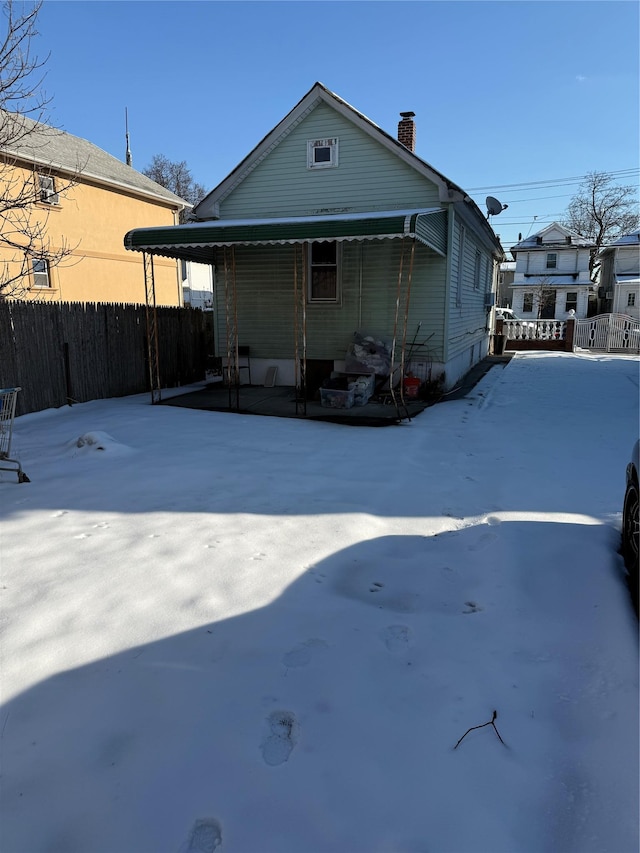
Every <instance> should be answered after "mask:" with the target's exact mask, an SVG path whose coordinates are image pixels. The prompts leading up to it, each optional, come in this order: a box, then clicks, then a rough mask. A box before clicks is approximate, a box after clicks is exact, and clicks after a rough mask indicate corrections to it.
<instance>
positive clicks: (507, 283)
mask: <svg viewBox="0 0 640 853" xmlns="http://www.w3.org/2000/svg"><path fill="white" fill-rule="evenodd" d="M515 273H516V262H515V261H503V262H502V263H501V264H500V268H499V272H498V293H497V296H496V305H497V307H498V308H508V307H509V306H510V305H511V300H512V299H513V289H512V288H513V277H514V275H515Z"/></svg>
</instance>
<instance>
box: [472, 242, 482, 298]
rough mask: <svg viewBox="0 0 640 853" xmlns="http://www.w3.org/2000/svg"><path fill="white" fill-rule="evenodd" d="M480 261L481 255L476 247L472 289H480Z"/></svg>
mask: <svg viewBox="0 0 640 853" xmlns="http://www.w3.org/2000/svg"><path fill="white" fill-rule="evenodd" d="M481 263H482V255H481V254H480V249H476V256H475V259H474V267H473V289H474V290H480V265H481Z"/></svg>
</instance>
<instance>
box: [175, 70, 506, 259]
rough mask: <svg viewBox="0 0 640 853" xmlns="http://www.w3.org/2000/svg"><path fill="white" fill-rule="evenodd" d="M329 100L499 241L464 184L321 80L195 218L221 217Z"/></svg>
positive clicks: (199, 207)
mask: <svg viewBox="0 0 640 853" xmlns="http://www.w3.org/2000/svg"><path fill="white" fill-rule="evenodd" d="M322 102H324V103H326V104H328V105H329V106H330V107H332V108H333V109H334V110H336V111H337V112H338V113H340V115H342V116H343V117H344V118H346V119H347V120H349V121H351V122H353V124H355V125H356V126H357V127H358V128H360V129H361V130H362V131H363V132H364V133H366V134H368V135H369V136H371V137H372V138H374V139H375V140H376V141H377V142H378V143H380V144H382V145H383V146H384V147H385V148H387V149H388V150H389V151H391V152H392V153H393V154H394V155H395V156H397V157H399V158H400V159H401V160H402V161H404V162H405V163H406V164H407V165H408V166H410V167H411V168H412V169H415V170H416V172H417V173H418V174H420V175H421V176H422V177H425V178H427V179H428V180H430V181H431V182H432V183H434V184H435V185H436V186H437V187H438V190H439V198H440V201H441V202H442V203H452V202H458V203H460V202H465V203H466V206H468V207H469V208H471V209H472V211H473V214H474V216H475V217H477V219H478V220H479V221H480V222H481V223H482V224H481V225H480V228H481V229H483V230H484V231H485V233H486V235H487V236H489V235H490V237H491V240H492V242H493V243H494V244H497V245H499V241H498V238H497V237H496V235H495V232H494V231H493V229H492V228H491V226H490V225H489V224H488V222H487V221H486V219H485V217H484V215H483V213H482V211H481V210H480V209H479V208H478V206H477V205H476V204H475V202H474V201H473V199H471V198H470V197H469V196H468V195H467V194H466V193H465V191H464V190H463V189H461V187H459V186H458V185H457V184H455V183H454V182H453V181H451V180H449V178H447V177H445V176H444V175H443V174H442V173H441V172H438V171H437V170H436V169H434V168H433V166H431V165H430V164H429V163H427V162H426V161H425V160H422V159H421V158H420V157H418V156H417V155H416V154H414V153H413V152H412V151H410V150H409V149H408V148H406V146H404V145H403V144H402V143H401V142H399V141H398V140H397V139H395V138H394V137H393V136H391V135H390V134H388V133H387V132H386V131H384V130H382V128H381V127H379V126H378V125H377V124H375V122H373V121H371V119H369V118H367V116H365V115H364V114H363V113H361V112H359V111H358V110H357V109H355V107H352V106H351V105H350V104H348V103H347V102H346V101H344V100H343V99H342V98H340V97H338V95H336V94H335V93H334V92H332V91H330V90H329V89H327V87H326V86H324V85H323V84H322V83H315V84H314V85H313V86H312V88H311V89H310V90H309V91H308V92H307V94H306V95H305V96H304V97H303V98H302V99H301V100H300V101H299V102H298V103H297V104H296V106H295V107H294V108H293V109H292V110H291V111H290V112H289V113H288V114H287V115H286V116H285V117H284V118H283V119H282V121H280V122H279V123H278V124H277V125H276V126H275V127H274V128H273V130H271V131H270V132H269V133H268V134H267V135H266V136H265V137H264V138H263V139H262V140H261V141H260V142H259V143H258V144H257V145H256V147H255V148H254V149H253V150H252V151H251V152H250V153H249V154H248V155H247V156H246V157H245V158H244V159H243V160H242V161H241V162H240V163H239V164H238V165H237V166H236V168H235V169H233V171H232V172H230V173H229V174H228V175H227V177H226V178H224V180H222V181H221V182H220V183H219V184H218V185H217V186H216V187H214V188H213V189H212V190H211V191H210V192H209V193H208V194H207V195H206V196H205V197H204V199H202V201H200V202H199V203H198V204H197V205H196V206H195V207H194V209H193V211H192V216H193V218H194V219H196V220H210V219H218V218H219V206H220V203H221V202H222V201H223V200H224V199H225V198H226V197H227V196H228V195H230V194H231V193H232V192H233V190H234V189H235V188H236V187H237V186H238V185H239V184H241V183H242V181H243V180H244V179H245V178H246V177H247V176H248V175H249V174H250V173H251V172H252V171H253V170H254V169H255V168H256V167H257V166H258V165H259V164H260V163H261V162H262V161H263V160H264V159H265V157H267V155H268V154H269V153H270V152H271V151H272V150H273V149H274V148H275V147H276V146H277V145H278V144H279V143H280V141H281V140H282V139H283V138H284V137H285V136H287V135H288V134H289V133H291V131H292V130H293V129H294V128H295V127H296V126H297V125H298V124H299V123H300V122H301V121H302V120H303V119H304V118H306V116H307V115H309V113H310V112H311V111H312V110H313V109H314V108H315V107H316V106H317V105H318V104H319V103H322Z"/></svg>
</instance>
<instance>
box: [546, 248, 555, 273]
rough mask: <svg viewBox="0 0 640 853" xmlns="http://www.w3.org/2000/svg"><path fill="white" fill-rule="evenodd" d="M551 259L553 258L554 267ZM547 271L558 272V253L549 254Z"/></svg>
mask: <svg viewBox="0 0 640 853" xmlns="http://www.w3.org/2000/svg"><path fill="white" fill-rule="evenodd" d="M549 258H553V266H550V264H549ZM545 269H546V270H557V269H558V253H557V252H547V258H546V266H545Z"/></svg>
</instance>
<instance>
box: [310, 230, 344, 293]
mask: <svg viewBox="0 0 640 853" xmlns="http://www.w3.org/2000/svg"><path fill="white" fill-rule="evenodd" d="M308 257H309V302H338V300H339V287H338V285H339V263H338V262H339V257H340V251H339V247H338V244H337V243H336V242H335V241H330V242H322V243H310V244H309V250H308Z"/></svg>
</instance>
